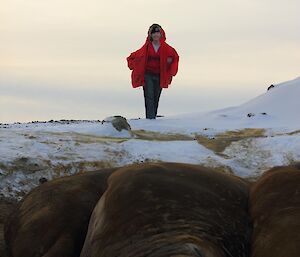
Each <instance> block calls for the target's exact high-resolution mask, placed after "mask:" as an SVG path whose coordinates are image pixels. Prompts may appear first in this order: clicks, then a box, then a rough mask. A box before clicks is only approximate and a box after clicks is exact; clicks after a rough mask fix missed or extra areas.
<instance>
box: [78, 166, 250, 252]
mask: <svg viewBox="0 0 300 257" xmlns="http://www.w3.org/2000/svg"><path fill="white" fill-rule="evenodd" d="M108 184H109V186H108V189H107V190H106V192H105V193H104V194H103V196H102V197H101V199H100V201H99V202H98V204H97V206H96V207H95V209H94V211H93V214H92V217H91V220H90V224H89V228H88V233H87V237H86V240H85V243H84V247H83V249H82V252H81V255H80V256H81V257H146V256H147V257H153V256H155V257H163V256H164V257H166V256H173V257H175V256H177V257H179V256H198V257H200V256H201V257H229V256H230V257H232V256H234V257H243V256H248V254H249V240H250V234H251V229H250V227H251V226H250V220H249V216H248V184H247V183H246V182H244V181H243V180H242V179H239V178H237V177H234V176H231V175H226V174H224V173H221V172H217V171H215V170H213V169H208V168H204V167H200V166H196V165H190V164H178V163H159V164H144V165H132V166H128V167H125V168H121V169H119V170H118V171H116V172H115V173H114V174H112V175H111V176H110V177H109V180H108Z"/></svg>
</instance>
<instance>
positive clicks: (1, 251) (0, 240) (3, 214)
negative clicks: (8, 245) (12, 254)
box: [0, 197, 16, 257]
mask: <svg viewBox="0 0 300 257" xmlns="http://www.w3.org/2000/svg"><path fill="white" fill-rule="evenodd" d="M15 204H16V201H15V200H12V199H8V198H3V197H0V256H1V257H7V256H8V255H7V254H6V251H5V243H4V233H3V227H4V222H5V220H6V218H7V216H8V215H9V214H10V213H11V211H12V210H13V208H14V205H15Z"/></svg>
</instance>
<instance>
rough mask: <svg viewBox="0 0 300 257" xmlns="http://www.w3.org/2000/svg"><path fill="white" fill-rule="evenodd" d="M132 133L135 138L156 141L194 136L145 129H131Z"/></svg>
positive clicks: (191, 138)
mask: <svg viewBox="0 0 300 257" xmlns="http://www.w3.org/2000/svg"><path fill="white" fill-rule="evenodd" d="M131 132H132V134H133V135H134V136H135V138H137V139H142V140H153V141H155V140H157V141H177V140H178V141H191V140H194V139H195V138H194V137H192V136H188V135H184V134H179V133H160V132H154V131H146V130H143V129H141V130H132V131H131Z"/></svg>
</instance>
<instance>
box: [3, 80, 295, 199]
mask: <svg viewBox="0 0 300 257" xmlns="http://www.w3.org/2000/svg"><path fill="white" fill-rule="evenodd" d="M299 96H300V77H298V78H296V79H294V80H291V81H288V82H284V83H280V84H278V85H275V87H274V88H272V89H270V90H269V91H266V92H264V93H263V94H262V95H260V96H258V97H256V98H254V99H252V100H250V101H248V102H246V103H245V104H242V105H240V106H237V107H230V108H226V109H222V110H216V111H212V112H209V113H191V114H186V115H177V116H172V117H163V118H158V119H157V120H146V119H129V120H128V122H129V124H130V126H131V130H129V131H127V130H121V131H117V130H116V129H115V128H114V127H113V126H112V124H111V123H110V122H100V121H74V120H72V121H66V120H62V121H50V122H33V123H22V124H20V123H16V124H0V188H1V189H0V196H1V195H2V196H5V197H17V198H19V199H20V198H21V197H22V196H23V195H24V194H25V193H26V192H28V191H29V190H30V189H32V188H33V187H35V186H37V185H38V184H39V183H40V180H41V179H48V180H49V179H53V178H55V177H59V176H63V175H69V174H73V173H77V172H84V171H89V170H97V169H100V168H103V167H113V166H122V165H126V164H131V163H140V162H148V161H154V162H157V161H169V162H186V163H193V164H202V165H205V166H210V167H219V168H220V169H222V170H223V171H224V172H233V173H235V174H237V175H239V176H242V177H250V178H253V177H256V176H259V175H260V174H261V173H262V172H264V171H265V170H267V169H269V168H271V167H273V166H276V165H286V164H290V163H293V162H297V161H300V118H299V114H298V110H300V101H299V100H298V97H299ZM109 120H110V119H108V121H109Z"/></svg>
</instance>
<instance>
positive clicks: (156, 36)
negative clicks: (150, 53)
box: [151, 32, 161, 41]
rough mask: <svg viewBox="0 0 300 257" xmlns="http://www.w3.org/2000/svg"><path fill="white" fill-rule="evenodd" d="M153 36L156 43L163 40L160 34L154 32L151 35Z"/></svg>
mask: <svg viewBox="0 0 300 257" xmlns="http://www.w3.org/2000/svg"><path fill="white" fill-rule="evenodd" d="M151 36H152V39H153V40H155V41H158V40H159V39H160V38H161V34H160V32H154V33H152V34H151Z"/></svg>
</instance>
